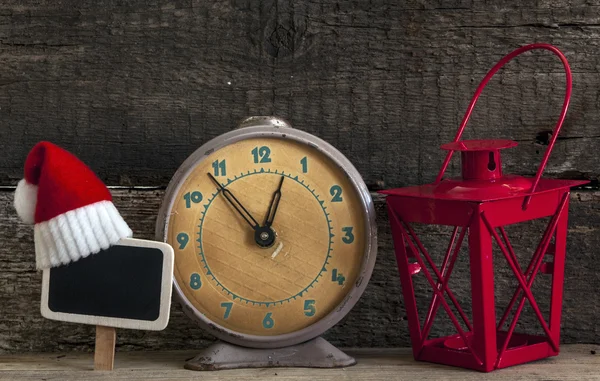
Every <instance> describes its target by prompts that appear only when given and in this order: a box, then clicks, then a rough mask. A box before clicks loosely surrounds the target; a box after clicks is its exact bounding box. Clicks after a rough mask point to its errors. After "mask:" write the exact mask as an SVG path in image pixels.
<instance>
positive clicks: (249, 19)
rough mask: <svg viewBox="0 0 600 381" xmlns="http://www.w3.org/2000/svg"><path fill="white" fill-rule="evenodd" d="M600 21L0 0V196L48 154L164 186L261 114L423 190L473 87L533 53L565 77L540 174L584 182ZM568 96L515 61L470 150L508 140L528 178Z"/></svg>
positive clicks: (537, 14) (591, 144) (190, 3)
mask: <svg viewBox="0 0 600 381" xmlns="http://www.w3.org/2000/svg"><path fill="white" fill-rule="evenodd" d="M599 9H600V7H599V5H598V4H595V3H594V2H589V1H584V0H573V1H569V2H559V1H554V0H540V1H535V2H520V1H514V0H511V1H504V2H495V1H469V0H455V1H451V2H447V1H441V0H436V1H423V0H408V1H396V0H373V1H368V2H345V1H336V0H311V1H294V2H291V1H281V0H262V1H259V0H230V1H201V0H186V1H183V0H172V1H169V2H160V1H157V0H130V1H125V2H120V1H113V0H101V1H90V0H86V1H79V0H66V1H61V2H40V1H33V0H6V1H3V2H2V4H1V5H0V66H1V67H2V71H1V72H0V125H2V129H1V130H0V148H1V149H2V152H3V155H2V157H1V158H0V183H2V184H5V185H8V184H13V185H14V184H15V183H16V181H17V180H18V179H19V178H20V177H21V173H22V164H23V161H24V159H25V155H26V153H27V151H28V149H30V148H31V147H32V146H33V144H34V143H36V142H37V141H39V140H41V139H49V140H52V141H54V142H55V143H57V144H59V145H62V146H64V147H65V148H67V149H69V150H70V151H72V152H74V153H75V154H76V155H78V156H80V157H81V158H82V159H83V160H84V161H85V162H86V163H88V164H90V165H91V166H92V167H93V168H94V169H95V170H96V171H98V173H99V174H100V176H101V178H102V179H103V180H104V181H105V182H107V183H109V184H112V185H119V184H120V185H160V186H164V185H165V184H166V183H167V182H168V180H169V179H170V177H171V176H172V174H173V173H174V171H175V170H176V168H177V167H178V166H179V164H180V163H181V162H182V161H183V160H184V159H185V158H186V157H187V156H188V155H189V154H190V153H191V152H193V150H194V149H196V148H197V147H199V146H200V145H201V144H202V143H204V142H206V141H207V140H208V139H210V138H213V137H215V136H217V135H219V134H221V133H223V132H225V131H228V130H231V129H233V128H234V127H235V126H236V123H237V122H238V121H239V120H240V119H241V118H243V117H246V116H249V115H264V114H276V115H279V116H282V117H285V118H288V119H289V120H290V121H291V122H292V124H293V125H294V126H296V127H298V128H301V129H303V130H306V131H309V132H312V133H315V134H317V135H318V136H320V137H322V138H324V139H325V140H327V141H328V142H330V143H332V144H333V145H335V146H336V147H338V148H339V149H340V150H341V151H342V152H343V153H344V154H346V155H347V156H348V157H349V158H350V159H351V160H352V161H353V162H354V164H355V165H356V166H357V168H358V170H359V171H360V173H361V174H362V175H363V177H364V178H365V180H366V182H367V183H368V184H380V185H382V184H383V185H385V186H388V187H390V186H399V185H408V184H418V183H422V182H424V181H428V180H431V179H433V177H434V175H435V172H436V171H437V168H438V167H439V165H440V163H441V161H442V157H443V154H442V153H440V151H439V150H438V147H439V145H440V144H442V143H444V142H447V141H450V140H451V138H452V136H453V135H454V133H455V131H456V128H457V126H458V124H459V121H460V119H461V117H462V114H463V112H464V110H465V108H466V106H467V103H468V101H469V99H470V97H471V95H472V93H473V91H474V89H475V87H476V85H477V83H478V82H479V80H480V79H481V78H482V77H483V75H484V73H485V72H486V71H487V70H488V69H489V68H491V67H492V65H493V64H494V63H495V62H496V61H497V60H499V59H500V58H501V57H502V56H503V55H504V54H506V53H508V52H509V51H511V50H513V49H514V48H516V47H518V46H520V45H523V44H526V43H531V42H549V43H552V44H555V45H557V46H558V47H559V48H560V49H562V50H563V51H564V52H565V53H566V55H567V57H568V59H569V61H570V62H571V65H572V68H573V73H574V80H573V81H574V85H573V98H572V102H571V109H570V112H569V114H568V117H567V120H566V123H565V126H564V129H563V133H562V134H561V137H560V140H559V141H558V144H557V147H556V149H555V152H554V154H553V155H552V157H551V160H550V164H549V167H548V170H547V173H548V174H550V175H552V176H556V177H569V176H570V177H572V176H577V177H584V178H590V179H594V180H597V179H598V174H599V169H598V168H599V167H598V165H597V160H596V158H595V155H592V154H590V153H591V152H597V151H599V150H600V130H599V127H598V126H599V124H600V108H599V107H598V99H599V97H600V76H598V67H599V63H600V56H598V55H597V51H598V48H599V47H598V45H599V42H598V41H600V40H599V38H598V37H599V36H600V34H599V33H600V29H598V25H599V24H598V23H599V21H598V16H597V14H598V10H599ZM563 86H564V74H563V72H562V68H561V64H560V62H559V60H558V59H556V58H555V57H552V56H551V55H550V54H549V53H547V52H545V53H538V52H536V53H532V54H528V55H526V56H523V57H521V58H519V59H518V60H517V61H515V62H513V63H511V64H510V65H508V67H507V68H506V70H503V71H502V73H500V75H499V76H498V78H496V79H495V80H494V81H493V83H492V84H491V85H490V86H489V88H488V89H486V91H485V94H484V95H483V98H482V99H481V100H480V102H479V104H478V106H477V108H476V110H475V113H474V115H473V118H472V121H471V123H470V126H469V128H468V129H467V131H466V133H465V138H473V137H490V136H491V137H499V136H502V137H510V138H513V139H516V140H517V141H519V142H520V143H521V146H520V147H519V148H517V149H513V150H511V151H509V152H507V153H506V154H505V155H504V156H505V157H504V162H505V165H506V170H507V172H513V173H522V174H533V173H534V171H535V169H536V166H537V163H538V162H539V160H540V158H541V155H542V154H543V149H544V148H545V146H544V143H545V142H546V141H547V140H548V131H549V130H551V129H552V127H553V125H554V123H555V119H556V117H557V115H558V113H559V108H560V105H561V103H562V97H563V94H564V89H563ZM453 168H454V169H456V168H457V163H456V162H454V164H453Z"/></svg>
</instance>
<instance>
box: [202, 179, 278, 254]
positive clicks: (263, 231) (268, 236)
mask: <svg viewBox="0 0 600 381" xmlns="http://www.w3.org/2000/svg"><path fill="white" fill-rule="evenodd" d="M207 174H208V176H209V177H210V178H211V180H212V181H213V182H214V183H215V184H217V187H218V188H219V190H220V191H221V193H222V194H223V197H225V199H226V200H227V201H228V202H229V203H230V204H231V206H233V208H234V209H235V210H236V211H237V212H238V213H239V214H240V215H241V216H242V217H243V218H244V220H245V221H246V222H247V223H248V225H250V227H251V228H252V230H254V241H256V244H257V245H258V246H260V247H263V248H267V247H271V246H273V244H274V243H275V237H276V235H275V231H274V230H273V229H271V225H270V224H269V225H268V226H267V225H265V226H260V225H259V223H258V222H257V221H256V219H255V218H254V217H252V214H250V212H249V211H248V210H247V209H246V208H245V207H244V206H243V205H242V203H241V202H240V201H239V200H238V199H237V198H236V197H235V196H234V195H233V193H231V191H230V190H229V189H227V188H225V187H224V186H223V185H221V183H220V182H219V181H218V180H217V179H215V177H214V176H213V175H212V174H211V173H210V172H209V173H207ZM282 182H283V180H282ZM280 189H281V183H280V184H279V189H277V191H278V192H279V193H280V194H281V192H280ZM276 193H277V192H276ZM274 196H275V195H274ZM271 204H273V202H271ZM277 204H279V200H277ZM270 210H271V208H269V212H270ZM275 211H277V206H275ZM273 217H275V212H273ZM267 219H268V215H267ZM271 222H273V220H272V219H271Z"/></svg>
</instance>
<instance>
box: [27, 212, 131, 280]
mask: <svg viewBox="0 0 600 381" xmlns="http://www.w3.org/2000/svg"><path fill="white" fill-rule="evenodd" d="M132 235H133V234H132V232H131V229H129V226H127V223H126V222H125V221H124V220H123V218H122V217H121V215H120V214H119V212H118V211H117V208H115V206H114V204H113V203H112V202H110V201H100V202H96V203H93V204H90V205H86V206H83V207H81V208H77V209H74V210H70V211H68V212H66V213H64V214H61V215H58V216H56V217H54V218H52V219H50V220H48V221H44V222H41V223H38V224H36V225H35V227H34V240H35V259H36V267H37V268H38V269H47V268H50V267H55V266H60V265H64V264H67V263H69V262H75V261H77V260H79V259H80V258H85V257H87V256H88V255H90V254H95V253H97V252H99V251H100V250H103V249H108V247H109V246H111V245H114V244H115V243H117V242H118V241H119V240H120V239H121V238H128V237H131V236H132Z"/></svg>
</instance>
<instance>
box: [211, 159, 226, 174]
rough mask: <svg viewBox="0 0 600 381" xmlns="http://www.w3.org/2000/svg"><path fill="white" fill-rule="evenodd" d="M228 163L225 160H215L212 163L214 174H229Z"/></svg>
mask: <svg viewBox="0 0 600 381" xmlns="http://www.w3.org/2000/svg"><path fill="white" fill-rule="evenodd" d="M226 166H227V164H225V160H222V161H221V160H215V161H213V163H212V167H213V174H214V175H215V176H227V167H226Z"/></svg>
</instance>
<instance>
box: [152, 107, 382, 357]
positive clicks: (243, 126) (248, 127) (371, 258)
mask: <svg viewBox="0 0 600 381" xmlns="http://www.w3.org/2000/svg"><path fill="white" fill-rule="evenodd" d="M256 138H277V139H289V140H293V141H296V142H299V143H301V144H306V145H308V146H310V147H312V148H314V149H316V150H317V151H319V152H320V153H322V154H323V155H325V156H326V157H328V158H329V159H330V160H332V162H333V163H335V165H337V166H338V167H339V168H340V169H341V170H342V171H343V172H344V173H345V174H346V175H347V176H348V179H349V180H350V183H351V184H352V186H353V187H354V189H355V190H356V192H357V194H358V196H359V199H360V203H361V205H362V210H361V212H362V214H363V218H364V221H365V235H366V238H365V251H364V256H363V260H362V263H361V269H360V273H359V274H358V276H357V278H356V281H355V282H354V284H353V285H352V289H351V290H350V291H348V293H347V294H346V296H345V297H344V299H343V300H342V301H341V302H340V303H339V304H338V306H336V307H335V308H334V309H333V310H332V311H331V312H330V313H329V314H327V315H326V316H325V317H323V318H322V319H320V320H319V321H317V322H315V323H313V324H311V325H309V326H307V327H304V328H302V329H300V330H297V331H294V332H289V333H285V334H280V335H273V336H260V335H250V334H244V333H240V332H236V331H233V330H231V329H229V328H225V327H223V326H221V325H219V324H217V323H215V322H213V321H212V320H210V319H208V318H207V317H206V316H204V315H203V314H202V313H200V312H199V311H198V310H197V309H196V308H195V307H194V306H193V304H192V303H191V302H190V301H189V300H188V299H187V298H186V297H185V295H184V294H183V291H182V290H181V288H180V287H179V285H178V284H177V280H176V279H175V278H174V279H173V286H174V289H175V291H176V292H175V294H174V296H175V297H176V298H177V301H178V302H179V303H180V304H181V305H182V307H183V311H184V313H185V314H186V315H187V316H188V317H189V318H190V319H192V320H193V321H195V322H196V323H198V325H200V327H202V328H203V329H205V330H206V331H208V332H209V333H211V334H212V335H214V336H216V337H217V338H219V339H221V340H223V341H226V342H229V343H231V344H235V345H241V346H246V347H253V348H278V347H285V346H290V345H295V344H299V343H303V342H305V341H308V340H310V339H313V338H315V337H317V336H319V335H321V334H323V333H324V332H325V331H327V330H328V329H329V328H331V327H333V326H334V325H335V324H337V323H338V322H339V321H340V320H341V319H342V318H344V316H346V314H348V312H350V310H351V309H352V307H354V305H355V304H356V302H357V301H358V299H359V298H360V296H361V295H362V294H363V292H364V290H365V288H366V286H367V284H368V283H369V279H370V278H371V274H372V273H373V268H374V266H375V260H376V257H377V227H376V224H375V207H374V203H373V199H372V198H371V195H370V193H369V190H368V189H367V186H366V185H365V183H364V181H363V179H362V177H361V176H360V173H359V172H358V170H356V168H355V167H354V165H352V163H351V162H350V161H349V160H348V159H347V158H346V157H345V156H344V155H343V154H342V153H341V152H340V151H338V150H337V149H336V148H335V147H333V146H332V145H331V144H329V143H327V142H326V141H324V140H322V139H321V138H319V137H317V136H314V135H312V134H310V133H307V132H304V131H301V130H298V129H295V128H292V127H291V126H290V125H289V124H288V123H287V122H285V121H284V120H282V119H280V118H276V117H250V118H247V119H245V120H244V121H242V122H241V123H240V128H238V129H235V130H233V131H229V132H227V133H225V134H222V135H220V136H217V137H216V138H214V139H212V140H210V141H208V142H207V143H205V144H203V145H202V146H200V148H198V149H196V151H194V152H193V153H192V154H191V155H190V156H189V157H188V158H187V159H186V160H185V161H184V162H183V164H181V166H180V167H179V168H178V169H177V171H176V172H175V175H174V176H173V178H172V179H171V181H170V182H169V185H168V187H167V189H166V191H165V196H164V199H163V202H162V204H161V207H160V210H159V213H158V217H157V222H156V233H155V236H156V239H157V240H160V241H163V242H166V240H167V232H168V228H169V218H168V217H169V216H170V214H171V210H172V209H173V206H174V204H175V196H176V195H177V194H178V193H179V190H180V188H181V186H182V185H183V183H184V182H185V180H186V179H187V177H188V176H189V175H190V174H191V173H192V171H193V170H194V168H195V167H196V166H197V165H198V164H199V163H200V162H202V161H203V160H204V159H206V157H208V156H209V155H211V154H212V153H213V152H215V151H217V150H219V149H221V148H223V147H226V146H228V145H230V144H234V143H236V142H238V141H242V140H247V139H256Z"/></svg>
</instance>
